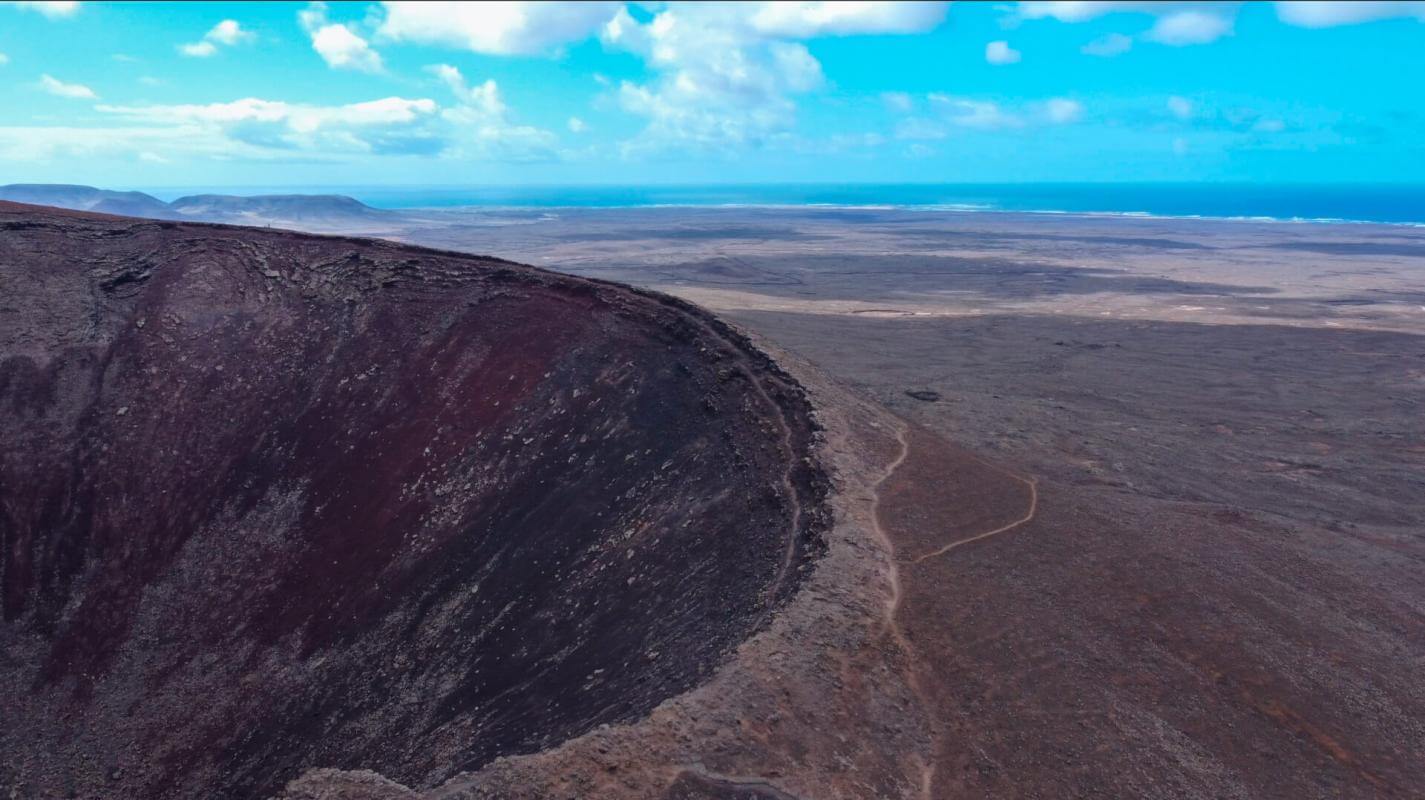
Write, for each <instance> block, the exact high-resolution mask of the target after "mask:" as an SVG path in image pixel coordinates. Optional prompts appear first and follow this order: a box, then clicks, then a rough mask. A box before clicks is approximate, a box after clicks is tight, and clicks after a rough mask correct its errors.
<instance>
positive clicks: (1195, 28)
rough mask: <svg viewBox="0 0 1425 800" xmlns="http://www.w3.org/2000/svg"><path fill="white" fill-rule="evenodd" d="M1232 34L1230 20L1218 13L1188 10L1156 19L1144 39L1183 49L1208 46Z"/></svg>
mask: <svg viewBox="0 0 1425 800" xmlns="http://www.w3.org/2000/svg"><path fill="white" fill-rule="evenodd" d="M1231 32H1232V19H1231V18H1230V17H1227V16H1224V15H1222V14H1220V13H1216V12H1209V11H1198V10H1195V9H1188V10H1185V11H1177V12H1174V13H1172V14H1167V15H1165V16H1161V17H1158V21H1157V22H1155V23H1154V24H1153V27H1152V28H1150V29H1149V30H1148V32H1147V33H1146V34H1144V36H1145V37H1147V38H1148V39H1149V40H1151V41H1154V42H1159V43H1160V44H1166V45H1171V46H1173V47H1184V46H1186V45H1192V44H1208V43H1209V42H1215V41H1217V40H1218V39H1221V38H1222V37H1223V36H1226V35H1227V34H1229V33H1231Z"/></svg>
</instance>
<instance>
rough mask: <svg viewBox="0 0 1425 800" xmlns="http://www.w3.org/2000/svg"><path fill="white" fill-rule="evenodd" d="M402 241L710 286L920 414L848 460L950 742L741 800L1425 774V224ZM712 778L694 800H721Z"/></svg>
mask: <svg viewBox="0 0 1425 800" xmlns="http://www.w3.org/2000/svg"><path fill="white" fill-rule="evenodd" d="M369 232H370V233H373V234H376V235H382V236H387V237H392V238H399V239H404V240H408V241H412V242H417V243H421V244H426V245H430V246H435V247H443V248H450V249H458V250H466V251H470V252H479V253H490V254H495V255H498V256H500V257H504V258H509V259H512V260H516V261H523V262H527V263H532V264H536V265H540V266H545V267H549V268H551V269H556V270H562V271H567V272H572V273H575V274H579V275H584V276H591V277H598V278H605V279H611V280H616V281H622V282H628V283H633V284H636V285H640V286H645V287H649V288H653V289H657V290H660V291H665V292H669V293H672V294H675V295H678V296H680V297H684V298H686V299H688V300H692V301H694V302H697V303H699V304H701V305H704V306H706V307H708V308H710V309H712V310H713V311H715V312H716V313H718V314H719V315H721V316H723V317H724V318H726V319H728V320H731V321H732V322H734V323H735V324H737V325H739V326H741V327H742V328H744V329H745V330H747V331H749V332H751V333H752V334H753V335H755V336H756V337H757V338H758V340H759V341H760V342H761V343H762V344H763V345H764V346H766V347H768V348H769V349H771V350H773V351H774V352H777V353H780V354H781V355H782V356H783V357H784V359H785V360H787V361H788V362H789V363H793V364H800V365H802V367H803V370H804V372H803V373H802V374H803V375H805V374H814V375H815V376H816V377H815V378H813V379H811V380H810V381H809V382H810V383H811V384H813V388H815V385H816V384H817V382H818V381H824V382H825V384H826V385H827V386H828V387H829V388H827V389H826V391H823V393H822V394H823V397H826V396H829V395H830V394H835V395H836V396H837V397H842V398H854V399H852V400H847V401H846V402H848V403H851V404H853V405H854V404H855V403H859V402H862V401H865V402H867V403H868V404H869V406H874V407H875V409H876V413H879V412H881V411H882V410H884V411H888V412H889V416H888V417H886V418H884V419H882V421H881V422H880V423H874V424H871V423H868V424H871V425H872V427H873V428H874V427H875V426H876V425H884V426H885V427H882V428H878V429H877V430H878V431H879V432H880V434H881V435H880V436H879V438H878V437H876V436H874V435H870V432H871V430H872V428H867V427H865V426H864V425H863V427H862V431H863V433H866V434H867V435H868V437H869V438H867V439H866V440H865V441H862V442H861V443H859V444H853V443H843V445H844V446H846V447H848V448H850V449H852V450H854V451H855V452H854V453H850V454H849V456H848V457H851V458H853V460H854V459H862V460H864V461H865V462H867V463H866V464H865V465H863V466H864V467H865V470H866V477H865V479H864V483H865V484H866V488H868V489H869V490H872V493H868V494H865V495H864V497H866V498H869V502H868V510H869V513H870V514H871V515H872V516H874V517H875V519H876V521H877V522H879V525H878V526H876V527H878V528H879V529H880V531H881V532H882V533H883V534H884V535H885V537H886V539H887V542H886V543H887V545H888V547H889V550H890V553H891V556H890V558H891V559H893V561H894V562H895V564H894V570H893V571H894V573H895V574H894V575H893V577H894V578H895V580H894V582H893V583H894V585H891V586H890V587H889V588H888V589H887V590H886V591H887V592H889V593H890V595H889V596H888V597H887V598H886V599H887V603H888V605H889V609H888V611H889V616H890V623H889V632H884V631H878V634H880V633H884V635H885V636H889V637H891V638H892V639H894V640H895V641H893V642H891V644H890V645H885V643H884V642H883V646H886V647H890V649H892V650H902V651H904V656H903V657H904V662H899V661H897V659H896V657H889V656H888V658H890V661H891V662H895V663H901V665H902V668H903V670H904V672H905V675H906V680H907V688H908V690H909V691H910V693H911V695H913V697H914V700H913V703H914V705H916V707H917V708H919V709H921V712H918V713H916V714H911V713H907V715H906V718H905V723H906V724H907V725H908V726H910V727H915V725H914V724H912V722H911V721H912V720H918V721H919V723H918V724H920V725H922V726H923V727H922V730H921V732H922V733H923V735H924V738H923V740H918V741H920V743H919V744H917V745H915V746H913V747H912V746H910V745H906V746H905V752H903V753H902V761H901V762H897V763H900V764H901V766H900V773H901V774H900V777H899V778H896V779H893V780H890V781H889V782H888V783H885V784H874V782H871V781H868V782H867V783H865V784H862V785H861V788H860V789H858V788H856V786H857V785H858V784H856V783H855V782H854V781H852V782H849V783H848V782H846V780H849V779H850V778H851V776H853V775H855V774H856V773H857V771H858V770H861V771H862V773H863V774H862V777H863V778H865V777H867V775H866V774H865V773H866V772H873V771H874V769H873V768H870V767H868V766H866V765H865V764H862V763H860V762H861V761H862V760H863V756H864V753H866V752H868V751H869V750H872V749H875V748H872V747H869V746H868V745H866V744H860V745H858V744H855V742H858V741H859V742H862V743H865V742H867V741H868V740H870V739H875V738H881V739H887V737H885V736H884V734H883V732H881V731H878V730H873V729H872V728H871V727H870V725H871V724H872V723H871V720H872V719H879V720H880V722H881V723H884V722H885V720H884V718H881V717H878V716H877V715H876V714H865V715H863V716H864V717H865V718H864V719H861V720H857V719H854V718H853V719H845V720H843V721H841V722H840V723H838V727H837V730H836V736H838V737H841V738H842V739H843V740H846V741H850V742H852V744H850V745H847V746H846V750H847V754H844V755H843V756H842V757H841V758H840V760H833V766H832V767H829V768H828V769H830V770H831V771H832V772H835V770H836V769H838V767H836V766H835V765H836V764H839V765H840V768H841V769H843V771H844V774H843V776H842V778H844V779H846V780H833V779H831V778H830V776H826V775H824V776H823V777H822V778H818V779H813V778H808V777H806V775H807V773H805V772H800V773H799V772H798V771H797V770H794V769H782V770H780V771H777V770H774V771H773V773H772V774H774V775H783V776H785V777H784V779H782V780H780V781H779V780H769V781H768V783H767V787H768V788H767V789H766V791H767V792H772V791H776V792H785V793H786V794H785V795H783V794H771V793H768V794H765V795H758V794H755V793H753V792H754V789H755V787H753V789H747V788H743V789H736V790H734V789H732V788H728V787H730V786H736V784H727V785H724V786H723V789H721V790H716V791H725V792H733V791H743V792H747V793H748V794H744V795H741V796H769V797H771V796H798V797H831V796H842V797H853V796H871V795H879V794H882V793H884V794H885V795H888V796H894V795H898V794H903V795H906V796H933V797H978V796H997V797H1070V796H1081V797H1082V796H1120V797H1121V796H1139V797H1202V796H1216V797H1242V798H1248V797H1344V796H1355V797H1380V796H1400V797H1406V796H1419V795H1420V792H1421V791H1422V790H1421V787H1422V786H1425V759H1421V758H1420V755H1419V754H1420V752H1421V751H1422V749H1425V690H1422V685H1421V683H1420V681H1419V680H1418V676H1419V674H1420V670H1421V668H1422V666H1425V589H1422V587H1425V561H1422V556H1425V541H1422V535H1425V425H1422V424H1421V419H1422V411H1425V338H1422V337H1425V231H1422V230H1420V229H1415V228H1408V227H1396V226H1372V225H1327V224H1293V223H1267V222H1252V221H1208V220H1191V219H1184V220H1167V219H1146V218H1132V217H1091V216H1059V215H1016V214H983V213H953V212H943V213H941V212H926V211H900V210H883V209H833V208H827V209H767V208H757V209H751V208H743V209H673V208H662V209H628V210H564V209H561V210H556V211H539V210H533V211H506V212H478V211H439V212H416V213H409V214H404V215H402V221H401V222H400V223H399V224H396V225H393V226H390V227H387V228H386V229H384V230H381V229H373V230H370V231H369ZM804 380H806V379H805V378H804ZM867 413H871V412H867ZM852 418H858V417H857V415H855V414H850V415H848V416H847V419H852ZM891 431H896V432H897V434H896V435H897V436H898V437H899V439H900V443H899V444H898V443H897V442H896V441H894V439H893V438H892V437H890V432H891ZM878 469H879V470H883V472H881V473H877V472H876V470H878ZM851 471H853V472H854V470H851ZM979 537H983V538H979ZM853 660H854V659H853ZM864 677H865V676H864V675H863V676H861V679H864ZM848 680H850V679H849V678H848ZM853 716H854V715H853ZM748 724H751V723H748ZM774 739H775V737H773V738H772V739H768V740H767V741H768V742H769V744H768V745H767V746H768V747H769V748H770V747H774V746H775V745H774V744H773V743H772V742H773V740H774ZM575 749H577V748H575ZM892 749H893V748H892ZM858 753H860V754H862V755H857V754H858ZM912 756H913V757H912ZM746 758H747V759H750V761H748V760H744V761H743V762H741V763H742V768H743V773H742V774H745V773H746V772H755V771H756V770H755V769H751V767H752V766H753V764H754V763H755V762H756V761H758V760H759V759H758V757H757V756H755V755H752V754H749V755H748V756H747V757H746ZM906 759H909V760H908V761H907V760H906ZM729 760H730V761H736V759H732V758H731V757H729ZM762 760H767V761H771V762H775V761H776V760H777V759H775V758H766V759H762ZM793 760H794V761H795V760H796V759H795V757H793ZM892 760H894V759H892ZM882 766H883V767H884V766H885V765H884V764H883V765H882ZM727 771H731V770H730V767H729V768H728V770H727ZM891 771H892V772H894V771H895V770H894V769H892V770H891ZM822 772H823V773H825V772H826V770H822ZM764 774H765V773H764ZM917 774H918V775H919V779H918V780H916V776H917ZM690 780H692V778H687V780H685V781H684V783H682V784H677V783H675V784H674V785H673V787H672V788H670V789H669V792H670V796H686V797H703V796H723V795H721V794H716V793H715V790H713V789H708V788H707V787H703V788H698V785H694V784H693V783H688V782H687V781H690ZM759 785H760V784H759ZM870 785H877V786H878V787H879V788H877V789H875V790H874V791H869V794H868V790H866V789H865V787H866V786H870ZM680 786H681V787H682V788H679V787H680ZM756 791H762V790H756ZM726 796H733V794H727V795H726Z"/></svg>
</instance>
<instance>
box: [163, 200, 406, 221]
mask: <svg viewBox="0 0 1425 800" xmlns="http://www.w3.org/2000/svg"><path fill="white" fill-rule="evenodd" d="M169 207H170V208H172V209H173V210H174V211H177V212H178V213H179V214H182V215H183V216H184V217H188V218H197V219H234V218H249V219H261V220H291V221H293V222H322V221H332V220H348V219H352V218H372V217H380V216H385V215H386V214H388V213H389V212H384V211H381V210H379V209H375V208H372V207H371V206H368V205H366V204H365V203H363V202H361V201H360V200H356V199H355V198H351V197H347V196H345V195H339V194H260V195H253V196H251V197H241V196H238V195H231V194H195V195H191V196H189V197H180V198H178V199H177V200H174V201H173V202H172V203H170V204H169Z"/></svg>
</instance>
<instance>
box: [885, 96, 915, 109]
mask: <svg viewBox="0 0 1425 800" xmlns="http://www.w3.org/2000/svg"><path fill="white" fill-rule="evenodd" d="M881 102H883V103H885V104H886V108H888V109H890V110H891V111H895V112H898V113H901V114H904V113H906V112H907V111H910V110H911V108H913V107H914V105H915V102H914V101H913V100H911V98H910V95H909V94H906V93H905V92H882V93H881Z"/></svg>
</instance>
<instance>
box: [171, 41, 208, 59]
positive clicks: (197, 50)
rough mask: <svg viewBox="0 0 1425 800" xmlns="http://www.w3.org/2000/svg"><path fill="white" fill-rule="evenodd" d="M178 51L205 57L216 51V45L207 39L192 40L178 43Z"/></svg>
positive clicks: (192, 55)
mask: <svg viewBox="0 0 1425 800" xmlns="http://www.w3.org/2000/svg"><path fill="white" fill-rule="evenodd" d="M178 52H180V53H182V54H183V55H185V56H191V57H193V58H207V57H208V56H210V55H213V54H214V53H216V52H218V46H217V45H215V44H213V43H212V42H208V41H202V42H193V43H191V44H180V45H178Z"/></svg>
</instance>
